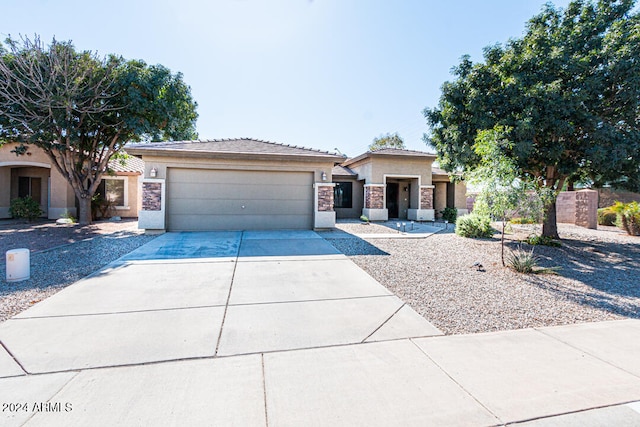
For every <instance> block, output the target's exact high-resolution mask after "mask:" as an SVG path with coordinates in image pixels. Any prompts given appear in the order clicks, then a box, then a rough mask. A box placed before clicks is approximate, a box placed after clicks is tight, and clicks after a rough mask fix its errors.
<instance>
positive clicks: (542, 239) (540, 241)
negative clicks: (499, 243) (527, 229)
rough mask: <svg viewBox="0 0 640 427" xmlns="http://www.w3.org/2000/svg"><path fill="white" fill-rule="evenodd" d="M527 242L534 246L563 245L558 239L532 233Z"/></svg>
mask: <svg viewBox="0 0 640 427" xmlns="http://www.w3.org/2000/svg"><path fill="white" fill-rule="evenodd" d="M525 242H526V243H528V244H530V245H534V246H537V245H540V246H553V247H559V246H561V243H560V242H559V241H558V240H555V239H552V238H551V237H549V236H538V235H537V234H532V235H531V236H529V237H528V238H527V239H526V240H525Z"/></svg>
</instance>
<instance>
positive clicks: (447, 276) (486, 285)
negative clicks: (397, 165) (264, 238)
mask: <svg viewBox="0 0 640 427" xmlns="http://www.w3.org/2000/svg"><path fill="white" fill-rule="evenodd" d="M337 227H338V228H339V229H341V230H343V231H345V232H347V233H353V234H360V235H363V239H366V234H370V233H382V232H390V231H389V230H390V229H389V228H387V227H384V226H381V225H378V224H371V225H367V226H364V225H361V224H360V223H357V222H342V223H339V224H338V226H337ZM450 227H451V226H450ZM535 227H536V226H513V228H514V230H513V234H510V235H508V236H507V244H508V247H509V248H517V247H518V245H519V244H518V242H517V239H523V238H526V237H527V236H528V235H529V234H530V233H531V232H533V231H534V228H535ZM391 232H392V231H391ZM559 232H560V236H561V238H562V239H563V242H562V243H563V244H562V247H560V248H552V247H545V246H537V247H535V253H536V254H537V255H538V256H539V257H540V263H539V264H540V265H541V266H543V267H560V270H559V272H558V274H557V275H552V274H532V275H524V274H519V273H516V272H514V271H512V270H510V269H508V268H505V267H503V266H502V263H501V261H500V235H499V234H496V235H495V236H494V238H493V239H466V238H462V237H459V236H457V235H455V234H453V232H452V231H451V230H449V231H444V230H443V231H442V232H440V233H437V234H434V235H432V236H430V237H427V238H425V239H368V240H363V239H360V238H355V237H354V236H352V237H351V238H334V237H333V236H330V235H329V234H327V235H326V237H325V238H327V240H329V241H330V242H331V243H332V244H333V245H334V246H335V247H336V248H337V249H339V250H341V251H342V252H344V253H345V254H347V255H349V256H350V258H351V259H352V260H353V261H354V262H355V263H356V264H358V265H359V266H360V267H361V268H363V269H364V270H365V271H367V272H368V273H369V274H370V275H371V276H372V277H374V278H375V279H376V280H378V281H379V282H380V283H382V284H383V285H385V286H386V287H387V288H388V289H389V290H391V291H392V292H394V293H395V294H396V295H397V296H398V297H400V298H401V299H403V300H404V301H405V302H407V303H408V304H409V305H411V307H413V309H414V310H416V311H417V312H418V313H420V314H421V315H423V316H424V317H425V318H426V319H427V320H429V321H430V322H432V323H433V324H434V325H435V326H437V327H438V328H440V329H441V330H442V331H443V332H445V333H446V334H463V333H475V332H488V331H498V330H506V329H519V328H528V327H538V326H553V325H564V324H570V323H580V322H594V321H601V320H613V319H621V318H629V317H632V318H640V239H639V238H638V237H631V236H627V235H626V234H624V233H623V232H621V231H619V230H617V229H616V228H614V227H602V228H601V229H599V230H588V229H584V228H580V227H576V226H571V225H565V224H560V225H559ZM522 246H523V248H527V249H528V248H530V246H528V245H526V244H523V245H522ZM475 262H479V263H481V264H482V266H483V269H482V270H484V271H478V269H477V268H476V267H472V265H473V264H474V263H475Z"/></svg>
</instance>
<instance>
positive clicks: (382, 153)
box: [342, 148, 436, 166]
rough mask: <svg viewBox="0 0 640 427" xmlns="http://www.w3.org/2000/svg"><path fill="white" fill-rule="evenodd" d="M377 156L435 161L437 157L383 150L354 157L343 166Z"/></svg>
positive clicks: (396, 150) (419, 153)
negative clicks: (421, 158) (424, 158)
mask: <svg viewBox="0 0 640 427" xmlns="http://www.w3.org/2000/svg"><path fill="white" fill-rule="evenodd" d="M377 156H382V157H386V156H398V157H416V158H418V157H426V158H430V159H435V158H436V155H435V154H433V153H427V152H424V151H415V150H404V149H401V148H382V149H380V150H374V151H367V152H366V153H363V154H360V155H359V156H356V157H353V158H351V159H348V160H346V161H345V162H343V163H342V164H343V165H345V166H347V165H350V164H352V163H355V162H358V161H360V160H363V159H366V158H369V157H377Z"/></svg>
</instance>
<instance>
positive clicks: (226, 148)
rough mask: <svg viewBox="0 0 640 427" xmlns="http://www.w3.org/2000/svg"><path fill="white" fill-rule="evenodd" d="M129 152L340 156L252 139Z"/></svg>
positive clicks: (163, 145)
mask: <svg viewBox="0 0 640 427" xmlns="http://www.w3.org/2000/svg"><path fill="white" fill-rule="evenodd" d="M128 149H129V151H130V152H133V153H135V154H136V155H138V154H144V152H150V151H167V152H174V153H179V152H191V153H194V152H195V153H197V152H202V153H221V154H222V153H225V154H267V155H284V156H311V157H335V159H336V161H339V160H342V159H343V158H342V157H341V156H338V155H337V154H334V153H330V152H329V151H322V150H316V149H313V148H306V147H298V146H296V145H286V144H279V143H275V142H270V141H263V140H260V139H252V138H235V139H212V140H197V141H171V142H152V143H146V144H132V145H129V146H128Z"/></svg>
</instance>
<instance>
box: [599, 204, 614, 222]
mask: <svg viewBox="0 0 640 427" xmlns="http://www.w3.org/2000/svg"><path fill="white" fill-rule="evenodd" d="M616 219H617V215H616V213H615V212H613V211H612V210H611V207H608V208H600V209H598V225H616Z"/></svg>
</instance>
